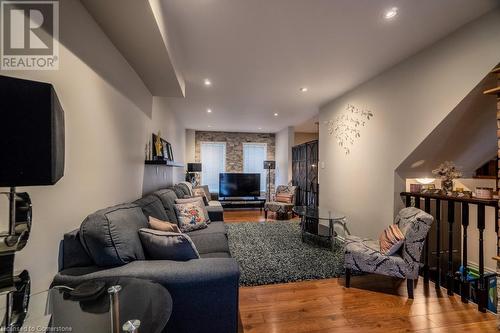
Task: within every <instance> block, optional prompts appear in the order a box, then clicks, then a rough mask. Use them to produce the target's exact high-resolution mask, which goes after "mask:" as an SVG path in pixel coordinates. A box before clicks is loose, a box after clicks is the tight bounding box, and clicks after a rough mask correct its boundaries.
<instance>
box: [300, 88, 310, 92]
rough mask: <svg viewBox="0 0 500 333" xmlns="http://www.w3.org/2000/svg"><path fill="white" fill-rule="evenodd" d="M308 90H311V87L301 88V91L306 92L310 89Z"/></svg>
mask: <svg viewBox="0 0 500 333" xmlns="http://www.w3.org/2000/svg"><path fill="white" fill-rule="evenodd" d="M308 90H309V89H307V87H302V88H300V91H301V92H306V91H308Z"/></svg>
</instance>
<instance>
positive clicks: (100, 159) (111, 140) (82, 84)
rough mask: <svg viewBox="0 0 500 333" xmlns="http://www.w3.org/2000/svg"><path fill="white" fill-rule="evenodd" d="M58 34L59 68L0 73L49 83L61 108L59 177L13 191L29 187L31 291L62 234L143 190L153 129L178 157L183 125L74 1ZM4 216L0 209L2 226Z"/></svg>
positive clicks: (24, 260)
mask: <svg viewBox="0 0 500 333" xmlns="http://www.w3.org/2000/svg"><path fill="white" fill-rule="evenodd" d="M60 39H61V45H60V54H59V56H60V65H59V70H57V71H22V72H21V71H19V72H14V71H8V72H5V71H4V72H1V74H2V75H9V76H16V77H21V78H26V79H33V80H40V81H45V82H50V83H52V84H53V85H54V87H55V89H56V91H57V94H58V96H59V99H60V101H61V104H62V106H63V108H64V110H65V118H66V167H65V175H64V177H63V178H62V179H61V180H60V181H59V182H58V183H57V184H56V185H54V186H44V187H28V188H20V189H19V190H20V191H28V192H29V193H30V195H31V198H32V201H33V209H34V212H33V229H32V233H31V238H30V241H29V242H28V245H27V247H26V248H25V249H24V250H23V251H21V252H20V253H19V254H18V255H17V257H16V269H25V268H27V269H29V270H30V273H31V275H32V278H33V291H34V292H36V291H40V290H42V289H45V288H47V287H48V286H49V283H50V281H51V280H52V277H53V276H54V274H55V273H56V271H57V260H58V246H59V241H60V240H61V239H62V237H63V233H65V232H68V231H70V230H72V229H74V228H77V227H79V225H80V223H81V222H82V220H83V219H84V218H85V217H86V216H87V215H88V214H90V213H92V212H93V211H95V210H97V209H100V208H104V207H106V206H109V205H114V204H118V203H121V202H124V201H129V200H134V199H136V198H138V197H140V196H141V194H142V191H143V181H144V170H145V169H144V157H145V153H144V149H145V144H146V141H147V139H148V138H149V136H150V135H151V130H152V129H155V130H156V129H159V128H161V129H162V131H163V133H165V134H166V137H167V138H168V139H169V140H171V142H172V143H173V144H174V154H176V153H177V154H181V158H183V155H184V154H183V152H184V147H183V144H184V143H183V135H184V130H183V129H182V130H179V132H177V131H176V130H174V129H176V125H174V124H176V121H175V119H171V118H170V111H168V110H167V106H166V105H165V104H163V102H162V101H159V100H156V99H155V103H154V104H155V108H154V112H153V107H152V106H153V98H152V96H151V94H150V92H149V91H148V90H147V89H146V87H145V85H144V84H143V82H142V81H141V80H140V79H139V77H138V76H137V74H136V73H135V72H134V71H133V69H132V68H131V67H130V66H129V64H128V63H127V62H126V61H125V59H124V58H123V57H122V55H121V54H120V53H119V52H118V51H117V50H116V49H115V47H114V46H113V44H112V43H111V42H110V41H109V39H108V38H107V37H106V36H105V34H104V33H103V32H102V31H101V30H100V29H99V27H98V25H97V24H96V23H95V21H94V20H93V19H92V17H91V16H90V15H89V14H88V13H87V11H86V10H85V9H84V8H83V7H82V5H81V4H80V2H79V1H77V0H64V1H61V2H60ZM164 111H165V113H163V112H164ZM181 134H182V135H181ZM3 190H5V189H0V191H3ZM0 200H4V199H3V198H1V199H0ZM3 206H4V205H2V207H3ZM6 219H7V213H6V212H5V211H1V212H0V220H3V221H1V222H4V223H3V224H5V222H6Z"/></svg>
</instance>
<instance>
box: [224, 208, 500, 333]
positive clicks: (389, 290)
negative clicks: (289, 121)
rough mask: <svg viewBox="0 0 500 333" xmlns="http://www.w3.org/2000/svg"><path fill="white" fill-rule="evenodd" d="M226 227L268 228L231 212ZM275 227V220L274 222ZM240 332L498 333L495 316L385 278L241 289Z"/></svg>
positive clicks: (256, 217)
mask: <svg viewBox="0 0 500 333" xmlns="http://www.w3.org/2000/svg"><path fill="white" fill-rule="evenodd" d="M224 219H225V220H226V222H238V221H239V222H241V221H250V222H262V221H264V216H263V213H260V212H259V211H258V210H254V211H242V210H239V211H228V212H225V213H224ZM269 220H270V221H273V220H272V219H269ZM240 320H241V323H240V326H241V327H240V332H242V333H281V332H283V333H285V332H286V333H306V332H308V333H327V332H391V333H392V332H498V330H497V329H496V317H495V316H494V315H493V314H490V313H487V314H484V313H481V312H479V311H477V307H476V305H475V304H472V303H471V304H464V303H462V302H461V301H460V297H458V296H453V297H448V296H447V295H446V290H442V291H441V292H439V293H438V292H437V291H436V290H435V288H434V284H432V283H431V284H429V285H428V286H425V285H424V284H423V281H422V280H421V279H420V280H419V283H418V285H417V286H416V287H415V299H414V300H409V299H408V298H407V297H406V283H405V281H403V280H400V279H392V278H389V277H385V276H379V275H365V276H353V277H352V278H351V288H349V289H347V288H345V287H344V280H343V279H342V278H340V279H325V280H315V281H304V282H295V283H287V284H276V285H267V286H258V287H242V288H240Z"/></svg>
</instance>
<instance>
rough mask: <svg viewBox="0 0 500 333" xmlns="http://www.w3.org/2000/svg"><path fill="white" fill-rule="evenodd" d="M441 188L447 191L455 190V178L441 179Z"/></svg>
mask: <svg viewBox="0 0 500 333" xmlns="http://www.w3.org/2000/svg"><path fill="white" fill-rule="evenodd" d="M441 189H442V190H443V191H444V192H445V193H448V192H451V191H453V179H445V180H443V181H441Z"/></svg>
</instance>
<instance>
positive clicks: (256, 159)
mask: <svg viewBox="0 0 500 333" xmlns="http://www.w3.org/2000/svg"><path fill="white" fill-rule="evenodd" d="M265 160H267V144H266V143H244V144H243V172H245V173H260V190H261V192H262V191H266V179H267V174H266V170H265V169H264V161H265Z"/></svg>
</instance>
